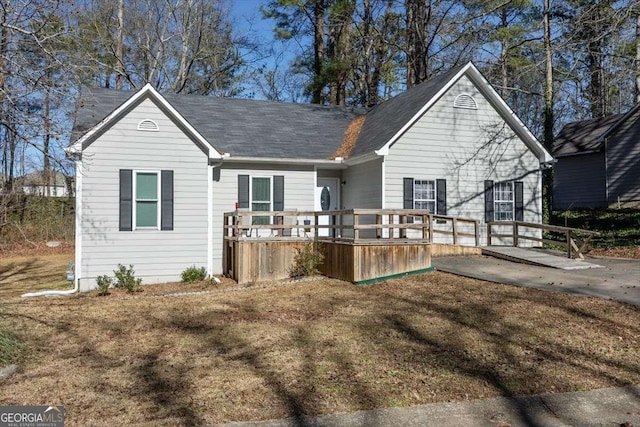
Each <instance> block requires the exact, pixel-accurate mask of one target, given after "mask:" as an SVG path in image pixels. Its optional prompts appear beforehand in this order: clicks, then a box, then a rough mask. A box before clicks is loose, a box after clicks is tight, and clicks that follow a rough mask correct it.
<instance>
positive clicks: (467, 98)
mask: <svg viewBox="0 0 640 427" xmlns="http://www.w3.org/2000/svg"><path fill="white" fill-rule="evenodd" d="M453 107H454V108H466V109H468V110H477V109H478V104H477V103H476V100H475V99H473V96H471V95H469V94H466V93H463V94H461V95H458V96H457V97H456V100H455V101H453Z"/></svg>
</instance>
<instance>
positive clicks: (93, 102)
mask: <svg viewBox="0 0 640 427" xmlns="http://www.w3.org/2000/svg"><path fill="white" fill-rule="evenodd" d="M132 95H133V92H127V91H117V90H112V89H94V88H83V89H82V92H81V100H80V102H79V106H78V111H77V116H76V121H75V124H74V140H76V139H77V138H78V137H80V136H81V135H82V134H84V133H85V132H87V131H88V130H89V129H91V128H92V127H94V126H95V125H96V124H97V123H99V122H100V121H101V120H102V119H104V118H105V117H106V116H107V115H109V114H110V113H111V112H112V111H113V110H115V109H116V108H118V107H119V106H120V105H122V104H123V103H124V102H125V101H126V100H127V99H128V98H129V97H130V96H132ZM163 96H164V97H165V99H166V100H167V101H168V102H169V103H170V104H171V105H172V106H173V107H174V108H175V109H176V110H178V112H180V114H181V115H182V116H183V117H184V118H185V119H186V120H187V121H188V122H189V123H190V124H191V125H192V126H193V127H194V128H195V129H196V130H197V131H198V132H199V133H200V134H201V135H202V136H203V137H204V138H205V139H207V141H209V142H210V143H211V144H212V145H213V146H214V147H215V148H216V149H218V150H219V151H221V152H223V153H230V154H231V156H232V157H234V156H235V157H244V156H247V157H275V158H304V159H328V158H329V157H330V156H331V155H332V154H333V153H334V152H335V151H336V149H337V148H338V147H339V146H340V145H341V144H342V140H343V137H344V132H345V130H346V129H347V126H348V125H349V123H350V122H351V121H352V120H353V119H354V118H355V117H357V116H358V113H359V111H354V110H352V109H348V108H343V107H327V106H320V105H312V104H293V103H284V102H271V101H257V100H251V99H234V98H214V97H208V96H197V95H174V94H167V95H165V94H163ZM361 112H362V111H360V113H361Z"/></svg>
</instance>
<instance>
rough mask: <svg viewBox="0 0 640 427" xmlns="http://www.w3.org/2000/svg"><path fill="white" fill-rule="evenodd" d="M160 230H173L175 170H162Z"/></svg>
mask: <svg viewBox="0 0 640 427" xmlns="http://www.w3.org/2000/svg"><path fill="white" fill-rule="evenodd" d="M160 230H173V171H162V172H160Z"/></svg>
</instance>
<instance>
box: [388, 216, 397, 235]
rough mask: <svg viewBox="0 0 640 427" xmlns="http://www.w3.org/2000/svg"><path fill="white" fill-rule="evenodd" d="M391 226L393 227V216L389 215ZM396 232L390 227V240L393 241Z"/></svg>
mask: <svg viewBox="0 0 640 427" xmlns="http://www.w3.org/2000/svg"><path fill="white" fill-rule="evenodd" d="M389 225H393V214H389ZM395 237H396V236H395V231H394V230H393V227H389V238H390V239H393V238H395Z"/></svg>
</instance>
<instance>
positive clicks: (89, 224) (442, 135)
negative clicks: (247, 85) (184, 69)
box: [67, 63, 553, 290]
mask: <svg viewBox="0 0 640 427" xmlns="http://www.w3.org/2000/svg"><path fill="white" fill-rule="evenodd" d="M74 135H75V138H77V139H75V142H74V143H73V144H72V145H71V146H70V147H69V148H68V149H67V153H68V154H69V156H70V157H72V158H73V159H75V162H76V201H77V202H76V203H77V206H76V215H77V222H76V279H77V280H79V281H80V284H79V285H80V289H82V290H88V289H91V288H93V287H94V286H95V280H94V279H95V278H96V277H97V276H98V275H101V274H110V273H111V272H112V271H113V270H114V269H115V267H116V265H117V264H118V263H121V264H133V265H134V266H135V270H136V274H137V276H139V277H142V278H143V280H144V282H145V283H153V282H164V281H173V280H178V279H179V277H180V273H181V271H182V270H184V269H185V268H186V267H188V266H191V265H194V264H195V265H197V266H205V267H206V268H207V271H208V272H209V273H210V274H220V273H221V272H222V247H223V245H222V232H223V229H222V223H223V213H224V212H228V211H232V210H234V209H236V207H238V208H243V209H247V208H248V209H251V210H275V211H278V210H293V209H298V210H314V209H315V210H320V209H325V210H326V209H340V208H386V209H391V208H427V209H430V210H431V211H432V212H435V213H438V214H447V215H453V216H461V217H465V218H475V219H478V220H480V221H482V223H483V224H484V223H485V222H486V221H493V220H505V221H512V220H524V221H529V222H537V223H540V222H541V221H542V218H541V212H542V197H541V196H542V183H541V169H542V168H543V167H546V165H547V164H549V163H550V162H551V161H552V160H553V159H552V157H551V155H550V154H549V153H548V152H546V151H545V150H544V148H543V147H542V145H541V144H540V143H539V142H538V141H537V140H536V138H535V137H534V136H533V135H532V134H531V132H530V131H529V130H528V129H527V128H526V127H525V126H524V124H523V123H522V122H521V121H520V120H519V119H518V117H517V116H516V115H515V114H514V113H513V111H512V110H511V109H510V108H509V107H508V106H507V104H506V103H505V102H504V101H503V100H502V99H501V98H500V96H499V95H498V94H497V93H496V92H495V90H494V89H493V88H492V87H491V85H490V84H489V83H488V82H487V80H486V79H485V78H484V77H483V76H482V75H481V73H480V72H479V71H478V70H477V68H476V67H475V66H474V65H473V64H472V63H469V64H467V65H465V66H462V67H459V68H456V69H453V70H450V71H449V72H447V73H445V74H442V75H440V76H438V77H436V78H434V79H432V80H430V81H428V82H425V83H423V84H421V85H418V86H416V87H414V88H412V89H410V90H408V91H406V92H405V93H402V94H400V95H398V96H396V97H394V98H392V99H390V100H388V101H386V102H383V103H381V104H380V105H378V106H376V107H374V108H373V109H371V110H369V111H364V110H363V111H359V110H354V109H348V108H341V107H327V106H318V105H303V104H289V103H277V102H269V101H256V100H246V99H226V98H213V97H203V96H193V95H161V94H159V93H158V92H157V91H156V90H155V89H154V88H153V87H151V86H150V85H147V86H145V87H143V88H142V89H140V90H139V91H138V92H135V93H131V92H122V91H114V90H108V89H86V90H83V93H82V97H81V100H80V104H79V107H78V114H77V119H76V123H75V127H74ZM323 190H324V198H323V200H324V202H325V203H324V205H321V203H320V198H321V194H322V193H323ZM483 233H484V230H483Z"/></svg>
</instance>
